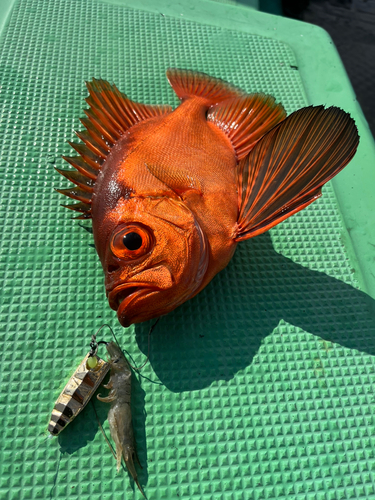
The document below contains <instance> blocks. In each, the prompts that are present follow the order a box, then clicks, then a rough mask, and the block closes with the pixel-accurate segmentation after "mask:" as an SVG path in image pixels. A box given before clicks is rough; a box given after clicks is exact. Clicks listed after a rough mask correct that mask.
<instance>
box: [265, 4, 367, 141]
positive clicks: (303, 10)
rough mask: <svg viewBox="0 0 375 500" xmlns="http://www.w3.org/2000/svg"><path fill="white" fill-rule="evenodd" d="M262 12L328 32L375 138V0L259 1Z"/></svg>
mask: <svg viewBox="0 0 375 500" xmlns="http://www.w3.org/2000/svg"><path fill="white" fill-rule="evenodd" d="M267 4H268V5H267ZM260 9H261V10H263V11H265V12H270V13H274V14H279V15H280V14H282V15H284V16H287V17H293V18H295V19H300V20H302V21H305V22H307V23H311V24H316V25H317V26H320V27H321V28H324V29H325V30H326V31H328V33H329V34H330V36H331V38H332V39H333V41H334V43H335V45H336V47H337V50H338V52H339V54H340V57H341V59H342V61H343V63H344V66H345V68H346V71H347V73H348V75H349V78H350V80H351V82H352V85H353V88H354V91H355V93H356V95H357V99H358V101H359V103H360V105H361V107H362V110H363V113H364V114H365V116H366V119H367V121H368V124H369V126H370V129H371V132H372V135H373V136H374V137H375V0H300V1H295V0H283V1H282V3H281V4H280V3H279V4H278V2H275V1H274V0H273V1H262V0H260Z"/></svg>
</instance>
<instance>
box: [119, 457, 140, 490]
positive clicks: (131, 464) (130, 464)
mask: <svg viewBox="0 0 375 500" xmlns="http://www.w3.org/2000/svg"><path fill="white" fill-rule="evenodd" d="M122 456H123V457H124V461H125V465H126V468H127V469H128V471H129V473H130V475H131V477H132V478H133V480H134V482H135V484H136V485H137V486H138V489H139V491H140V492H141V493H142V495H143V496H144V498H146V495H145V494H144V492H143V489H142V487H141V485H140V484H139V481H138V475H137V471H136V470H135V465H134V460H133V456H134V452H133V453H132V452H131V450H123V452H122ZM120 462H121V456H120Z"/></svg>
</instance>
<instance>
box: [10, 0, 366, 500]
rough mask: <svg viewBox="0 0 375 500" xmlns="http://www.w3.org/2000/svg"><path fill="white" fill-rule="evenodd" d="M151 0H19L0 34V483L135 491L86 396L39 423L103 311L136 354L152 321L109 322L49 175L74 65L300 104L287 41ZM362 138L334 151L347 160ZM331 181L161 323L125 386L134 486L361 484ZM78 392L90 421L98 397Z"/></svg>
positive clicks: (360, 402) (62, 495)
mask: <svg viewBox="0 0 375 500" xmlns="http://www.w3.org/2000/svg"><path fill="white" fill-rule="evenodd" d="M119 3H120V2H119ZM140 3H142V8H144V5H145V0H142V2H140ZM200 3H201V5H202V6H203V7H202V8H206V9H207V6H206V7H204V4H205V2H203V1H202V2H200ZM129 4H130V2H129ZM207 4H210V5H211V8H212V5H213V3H212V2H207ZM194 6H198V3H197V2H195V1H191V2H189V8H190V7H191V8H192V7H194ZM171 8H172V7H171ZM176 9H177V7H176ZM214 9H215V12H216V9H219V6H216V5H215V6H214ZM231 9H233V10H232V11H230V12H233V16H234V15H235V12H237V11H235V7H231ZM150 10H154V12H151V11H150V12H147V11H146V10H136V9H134V8H128V7H126V6H124V5H113V4H111V3H109V2H108V3H101V2H99V1H98V2H96V1H95V2H94V1H90V0H80V1H76V0H59V1H56V2H54V1H48V2H47V1H44V0H20V1H18V2H16V4H15V6H14V8H13V10H12V13H11V16H10V17H9V18H8V20H7V25H6V28H5V29H4V31H3V34H2V38H1V40H0V43H1V56H0V85H1V87H0V131H1V144H0V147H1V167H0V173H1V183H0V188H1V195H0V196H1V198H0V199H1V219H0V220H1V224H2V228H1V234H2V241H1V248H0V258H1V264H0V265H1V268H0V271H1V274H0V276H1V282H2V295H1V309H0V321H1V326H0V332H1V333H0V345H1V347H2V362H1V368H0V369H1V396H0V397H1V400H0V403H1V408H0V411H1V416H2V425H1V431H0V432H1V446H0V498H1V499H12V500H13V499H14V500H18V499H50V498H51V499H54V498H56V499H90V500H96V499H98V500H99V499H106V498H107V499H116V500H117V499H128V498H129V499H130V498H141V495H140V493H139V492H138V491H137V488H135V489H134V488H133V486H134V485H133V483H132V481H131V480H130V479H129V477H128V474H127V473H126V472H125V471H120V473H119V474H116V466H115V461H114V459H113V457H112V455H111V453H110V450H109V449H108V446H107V444H106V442H105V440H104V438H103V436H102V434H101V432H100V431H99V430H98V423H97V420H96V417H95V413H94V410H93V408H92V406H91V404H90V405H88V407H87V408H86V409H85V410H84V412H83V413H82V414H81V415H80V416H79V417H78V418H77V419H76V420H75V421H74V422H73V423H72V424H71V425H70V426H69V427H68V428H67V429H66V430H65V431H64V432H63V433H62V434H61V435H60V436H59V437H58V438H54V439H52V440H48V439H46V436H47V431H46V429H47V425H48V421H49V416H50V412H51V410H52V407H53V403H54V401H55V399H56V398H57V396H58V395H59V393H60V391H61V389H62V388H63V387H64V384H65V383H66V381H67V379H68V378H69V376H70V375H71V373H72V372H73V371H74V369H75V368H76V366H77V365H78V363H79V362H80V361H81V359H82V358H83V357H84V355H85V354H86V352H87V350H88V344H89V341H90V338H91V335H92V334H93V333H95V331H96V330H97V329H98V328H99V327H100V326H101V325H102V324H103V323H105V322H108V323H109V324H111V325H112V326H113V327H114V328H115V332H116V334H117V337H118V339H119V341H120V343H121V344H122V346H123V347H124V348H126V349H128V350H129V352H130V353H131V355H132V356H133V358H134V362H135V364H136V365H140V364H142V363H143V361H144V360H145V357H146V355H147V332H148V329H149V327H150V324H151V323H148V324H143V325H137V326H135V327H131V328H129V329H127V330H124V329H122V328H121V327H120V325H119V324H118V323H117V319H116V315H115V313H114V312H113V311H112V310H110V308H109V306H108V304H107V301H106V298H105V294H104V286H103V275H102V270H101V266H100V264H99V261H98V258H97V256H96V253H95V250H94V248H93V247H92V237H91V235H90V234H89V233H88V232H87V231H85V230H84V229H82V227H80V224H79V223H78V222H77V221H72V220H71V219H70V213H68V211H67V210H66V209H63V208H62V207H61V206H60V203H64V201H65V200H63V199H62V196H61V195H59V194H57V193H56V192H55V191H54V190H53V188H58V187H64V186H66V185H67V183H66V182H64V180H63V179H62V178H61V176H59V175H58V174H57V173H56V172H55V171H54V166H57V167H61V166H62V165H63V161H62V160H61V158H60V155H62V154H71V148H70V147H69V146H68V144H67V141H68V140H73V139H74V133H73V130H74V129H78V130H80V129H81V128H82V126H81V125H80V123H79V121H78V118H79V117H80V116H83V112H82V108H83V107H85V103H84V101H83V98H84V97H86V95H87V91H86V89H85V85H84V81H85V80H89V79H91V78H92V77H96V78H104V79H108V80H110V81H111V82H115V83H116V85H117V86H118V87H119V88H120V90H122V91H124V92H126V93H127V94H128V95H129V96H130V97H131V98H132V99H134V100H139V101H141V102H147V103H164V104H166V103H170V104H172V105H177V99H176V97H175V96H174V94H173V91H172V90H171V89H170V87H169V85H168V83H167V80H166V78H165V70H166V68H168V67H170V66H174V67H181V68H190V69H195V70H198V71H204V72H206V73H209V74H211V75H214V76H217V77H221V78H223V79H226V80H228V81H230V82H231V83H233V84H235V85H237V86H240V87H242V88H243V89H244V90H246V91H248V92H254V91H262V92H265V93H270V94H273V95H274V96H275V97H276V98H277V99H278V100H280V101H281V102H282V103H283V104H284V106H285V107H286V109H287V111H288V112H292V111H293V110H295V109H297V108H299V107H302V106H304V105H306V104H308V102H309V100H308V99H307V97H306V95H305V89H306V82H305V81H303V78H301V74H300V72H299V71H298V70H297V69H296V68H297V66H298V65H301V61H297V60H296V57H295V54H294V49H293V50H292V48H291V47H289V46H287V45H286V44H284V43H281V42H280V41H279V40H276V39H275V38H271V37H269V36H265V37H261V36H258V34H257V35H251V34H249V33H245V32H243V31H239V30H228V29H224V28H221V27H219V26H217V25H215V24H214V23H199V22H195V21H193V20H191V19H190V20H189V19H184V15H180V17H179V16H178V15H177V14H176V13H173V15H170V16H169V15H168V8H165V10H162V8H160V12H155V7H153V8H152V9H151V8H150ZM219 10H220V9H219ZM248 10H249V9H248ZM181 12H182V11H181ZM218 12H219V11H218ZM222 12H224V11H222ZM228 12H229V11H228ZM256 14H257V13H254V14H252V15H254V16H255V15H256ZM246 15H250V14H246ZM212 16H214V11H213V12H212ZM185 17H186V16H185ZM271 17H272V16H270V19H271ZM257 19H258V18H257ZM259 19H261V20H262V22H263V23H264V22H265V21H264V19H265V17H261V18H259ZM270 22H271V21H270ZM255 25H256V23H255V22H254V32H257V30H259V26H260V25H259V24H258V25H257V26H258V27H257V28H256V27H255ZM296 25H297V23H295V24H294V25H293V26H296ZM247 26H249V25H247ZM278 26H279V25H278ZM248 29H251V26H250V28H248ZM278 29H280V28H278ZM301 29H302V28H301ZM306 29H307V28H306ZM275 30H276V28H275ZM298 57H300V56H298ZM311 64H314V63H313V61H312V62H311ZM302 77H303V72H302ZM308 95H311V89H310V90H308ZM322 99H323V97H322ZM323 102H326V101H324V100H323ZM343 106H344V104H343ZM358 116H360V114H358V115H357V117H358ZM357 119H358V118H357ZM359 120H361V118H359ZM362 137H363V136H362ZM366 140H367V141H368V139H364V140H363V141H362V142H361V145H360V149H361V148H362V150H361V151H362V152H361V151H359V153H358V156H357V157H356V158H355V159H354V160H353V162H352V165H351V166H350V168H354V169H355V168H357V169H358V171H359V170H362V171H363V169H364V168H365V163H366V154H365V153H363V148H364V144H366ZM358 158H359V159H360V160H361V161H359V160H358ZM363 158H365V160H363ZM371 161H373V159H371V158H370V157H369V155H368V154H367V164H369V162H371ZM352 171H353V170H352ZM340 175H344V173H343V174H340ZM348 189H349V188H348ZM366 189H368V186H365V187H364V190H363V193H364V195H363V197H364V198H365V194H366ZM336 195H337V197H338V198H340V197H341V200H342V199H344V201H345V199H346V198H345V196H344V195H343V194H342V192H338V194H337V193H336V194H335V192H334V191H333V188H332V186H331V185H330V184H329V185H327V186H326V187H325V189H324V194H323V197H322V198H321V199H320V200H319V201H317V202H316V203H314V204H313V205H311V206H310V207H308V208H307V209H305V210H304V211H302V212H301V213H299V214H297V215H295V216H293V217H291V218H290V219H288V220H286V221H285V222H283V223H282V224H280V225H278V226H277V227H275V228H274V229H272V230H271V231H270V232H269V233H267V234H265V235H262V236H260V237H257V238H254V239H253V240H250V241H248V242H245V243H242V244H240V245H239V247H238V250H237V252H236V254H235V256H234V258H233V260H232V261H231V263H230V264H229V266H228V267H227V268H226V269H225V270H224V271H223V272H221V273H220V274H219V275H218V276H217V277H216V278H215V279H214V280H213V282H212V283H211V284H210V285H209V286H208V287H207V288H206V289H205V290H204V291H203V292H202V293H200V294H199V295H198V296H197V297H195V298H194V299H193V300H191V301H189V302H187V303H186V304H184V305H183V306H181V307H180V308H178V309H177V310H176V311H174V312H172V313H171V314H169V315H168V316H167V317H164V318H162V319H161V321H160V322H159V324H158V326H157V328H156V329H155V331H154V333H153V334H152V337H151V352H150V362H149V363H148V364H147V365H146V367H145V368H144V369H143V370H142V372H141V373H142V377H141V378H140V377H138V378H137V380H135V382H134V388H133V391H134V392H133V394H134V411H133V416H134V424H135V433H136V440H137V445H138V454H139V458H140V462H141V464H142V466H143V469H142V470H140V473H139V477H140V482H141V484H142V485H143V486H144V489H145V492H146V495H147V498H149V499H150V500H156V499H160V500H161V499H162V500H165V499H172V500H177V499H186V500H198V499H202V500H211V499H214V500H219V499H220V500H229V499H234V500H243V499H249V500H250V499H251V500H252V499H255V500H258V499H285V500H286V499H288V500H289V499H308V500H310V499H311V500H312V499H314V500H316V499H317V500H336V499H347V498H355V499H374V498H375V477H374V471H375V437H374V435H375V404H374V384H375V361H374V357H373V355H374V354H375V314H374V300H373V299H371V298H370V297H369V296H368V295H367V294H366V293H364V292H363V291H361V290H360V287H359V284H361V287H362V288H363V289H364V286H363V285H362V284H363V283H365V282H366V279H367V277H366V276H363V275H361V271H360V270H361V265H359V264H358V260H357V258H358V259H359V258H360V257H358V253H357V254H356V253H355V252H354V250H353V245H354V243H353V245H352V242H351V239H350V236H349V233H350V231H354V232H355V231H356V227H354V228H353V227H352V228H349V227H348V226H347V224H346V222H344V221H346V220H347V217H346V216H345V217H344V218H343V215H342V214H341V212H340V209H339V204H338V202H337V197H336ZM365 201H366V200H364V201H363V203H365ZM340 203H341V205H342V202H340ZM348 203H349V202H348ZM358 203H360V202H359V201H358ZM341 205H340V206H341ZM349 205H350V203H349ZM369 217H370V215H369ZM83 225H84V226H86V227H89V223H87V222H85V223H84V224H83ZM366 255H367V254H366ZM372 263H373V260H372ZM372 269H374V267H373V264H372ZM101 335H103V337H104V338H107V339H109V337H110V335H109V333H107V332H106V331H103V332H102V333H101ZM102 392H103V390H102ZM94 403H95V407H96V409H97V412H98V415H99V419H100V421H101V422H102V423H103V426H104V428H105V430H106V431H107V432H108V423H107V420H106V417H107V412H108V405H106V404H104V403H100V402H99V401H97V400H95V402H94Z"/></svg>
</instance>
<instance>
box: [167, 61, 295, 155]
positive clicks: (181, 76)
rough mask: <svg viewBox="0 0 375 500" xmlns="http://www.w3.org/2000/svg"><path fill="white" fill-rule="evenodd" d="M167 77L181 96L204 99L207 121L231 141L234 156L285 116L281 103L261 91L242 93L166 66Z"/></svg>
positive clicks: (218, 81) (200, 75)
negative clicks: (258, 92)
mask: <svg viewBox="0 0 375 500" xmlns="http://www.w3.org/2000/svg"><path fill="white" fill-rule="evenodd" d="M167 78H168V80H169V83H170V84H171V86H172V88H173V90H174V91H175V92H176V94H177V96H178V97H179V98H180V99H181V100H182V101H184V100H186V99H189V98H193V97H199V98H202V99H204V100H205V101H206V103H205V104H206V105H207V108H209V111H208V113H207V121H209V122H211V123H213V124H215V125H216V126H217V127H218V128H220V129H221V130H222V131H223V132H224V133H225V134H226V135H227V136H228V137H229V139H230V141H231V142H232V145H233V148H234V150H235V151H236V154H237V158H238V160H240V159H241V158H244V157H245V156H246V155H247V153H248V152H249V151H250V150H251V149H252V148H253V147H254V145H255V143H256V142H257V141H258V140H259V139H260V138H261V137H262V136H263V135H264V134H265V133H266V132H268V131H269V130H271V128H272V127H274V126H275V125H276V124H277V123H279V122H280V121H281V120H283V119H284V118H285V117H286V113H285V110H284V108H283V106H282V105H281V104H276V102H275V99H274V97H272V96H270V95H265V94H246V93H245V92H244V91H243V90H241V89H239V88H237V87H235V86H234V85H232V84H230V83H227V82H225V81H224V80H221V79H220V78H215V77H213V76H209V75H206V74H205V73H199V72H194V71H190V70H182V69H175V68H173V69H168V71H167Z"/></svg>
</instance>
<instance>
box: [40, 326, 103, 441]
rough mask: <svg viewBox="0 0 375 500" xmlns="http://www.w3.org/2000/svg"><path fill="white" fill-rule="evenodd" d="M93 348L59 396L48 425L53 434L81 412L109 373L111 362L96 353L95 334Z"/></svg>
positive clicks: (56, 433) (57, 432)
mask: <svg viewBox="0 0 375 500" xmlns="http://www.w3.org/2000/svg"><path fill="white" fill-rule="evenodd" d="M90 346H91V349H90V352H89V353H88V354H86V356H85V357H84V358H83V360H82V361H81V363H80V364H79V366H78V368H77V369H76V371H75V372H74V373H73V375H72V376H71V377H70V379H69V381H68V383H67V384H66V386H65V387H64V389H63V390H62V392H61V394H60V396H59V397H58V398H57V400H56V402H55V405H54V408H53V410H52V414H51V420H50V422H49V425H48V431H49V432H50V433H51V434H52V436H57V435H58V434H60V432H61V431H62V430H63V429H65V428H66V426H67V425H68V424H70V423H71V422H72V421H73V420H74V419H75V418H76V416H77V415H78V414H79V413H81V411H82V410H83V409H84V407H85V406H86V405H87V403H88V402H89V401H90V399H91V397H92V396H93V394H94V393H95V391H96V389H97V388H98V387H99V385H100V384H101V383H102V381H103V379H104V377H105V376H106V374H107V373H108V370H109V368H110V364H109V363H106V362H105V361H103V360H102V359H101V358H100V357H99V356H98V355H97V354H96V353H97V350H98V343H97V342H96V340H95V335H93V339H92V342H91V344H90Z"/></svg>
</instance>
